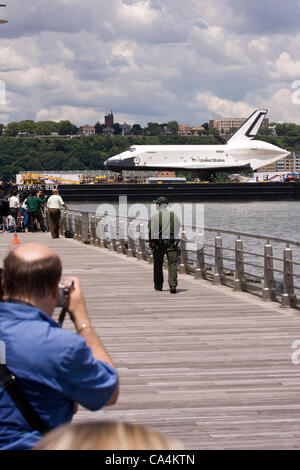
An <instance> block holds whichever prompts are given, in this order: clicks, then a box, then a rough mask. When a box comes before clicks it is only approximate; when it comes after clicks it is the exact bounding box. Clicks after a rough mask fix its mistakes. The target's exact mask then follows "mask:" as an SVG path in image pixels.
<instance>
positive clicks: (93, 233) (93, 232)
mask: <svg viewBox="0 0 300 470" xmlns="http://www.w3.org/2000/svg"><path fill="white" fill-rule="evenodd" d="M95 239H96V216H95V215H92V216H91V238H90V244H91V245H95Z"/></svg>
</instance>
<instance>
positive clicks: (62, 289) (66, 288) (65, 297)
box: [56, 281, 74, 307]
mask: <svg viewBox="0 0 300 470" xmlns="http://www.w3.org/2000/svg"><path fill="white" fill-rule="evenodd" d="M73 285H74V282H73V281H66V282H65V284H63V283H61V282H60V283H59V284H58V296H57V301H56V307H67V306H68V302H69V295H70V291H71V289H72V287H73Z"/></svg>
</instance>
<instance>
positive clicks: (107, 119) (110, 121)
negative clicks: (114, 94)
mask: <svg viewBox="0 0 300 470" xmlns="http://www.w3.org/2000/svg"><path fill="white" fill-rule="evenodd" d="M104 125H105V127H112V126H113V125H114V115H113V112H112V111H111V112H110V113H109V114H106V115H105V116H104Z"/></svg>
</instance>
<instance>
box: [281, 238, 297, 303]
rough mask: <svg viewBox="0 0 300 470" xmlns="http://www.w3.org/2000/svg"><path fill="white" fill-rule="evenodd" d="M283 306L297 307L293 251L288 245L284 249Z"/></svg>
mask: <svg viewBox="0 0 300 470" xmlns="http://www.w3.org/2000/svg"><path fill="white" fill-rule="evenodd" d="M281 307H292V308H295V307H296V296H295V292H294V272H293V253H292V250H291V248H289V247H287V248H285V249H284V251H283V295H282V298H281Z"/></svg>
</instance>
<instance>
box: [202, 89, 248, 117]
mask: <svg viewBox="0 0 300 470" xmlns="http://www.w3.org/2000/svg"><path fill="white" fill-rule="evenodd" d="M196 100H197V103H198V106H199V105H201V104H204V105H205V106H206V107H207V109H208V110H209V111H211V112H213V113H214V114H217V115H218V116H220V117H221V116H223V117H248V116H249V115H250V114H252V113H253V111H254V109H253V107H251V106H249V105H248V104H247V103H243V102H238V101H237V102H234V101H229V100H225V99H221V98H219V97H218V96H214V95H213V94H212V93H209V92H207V93H198V94H197V96H196Z"/></svg>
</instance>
